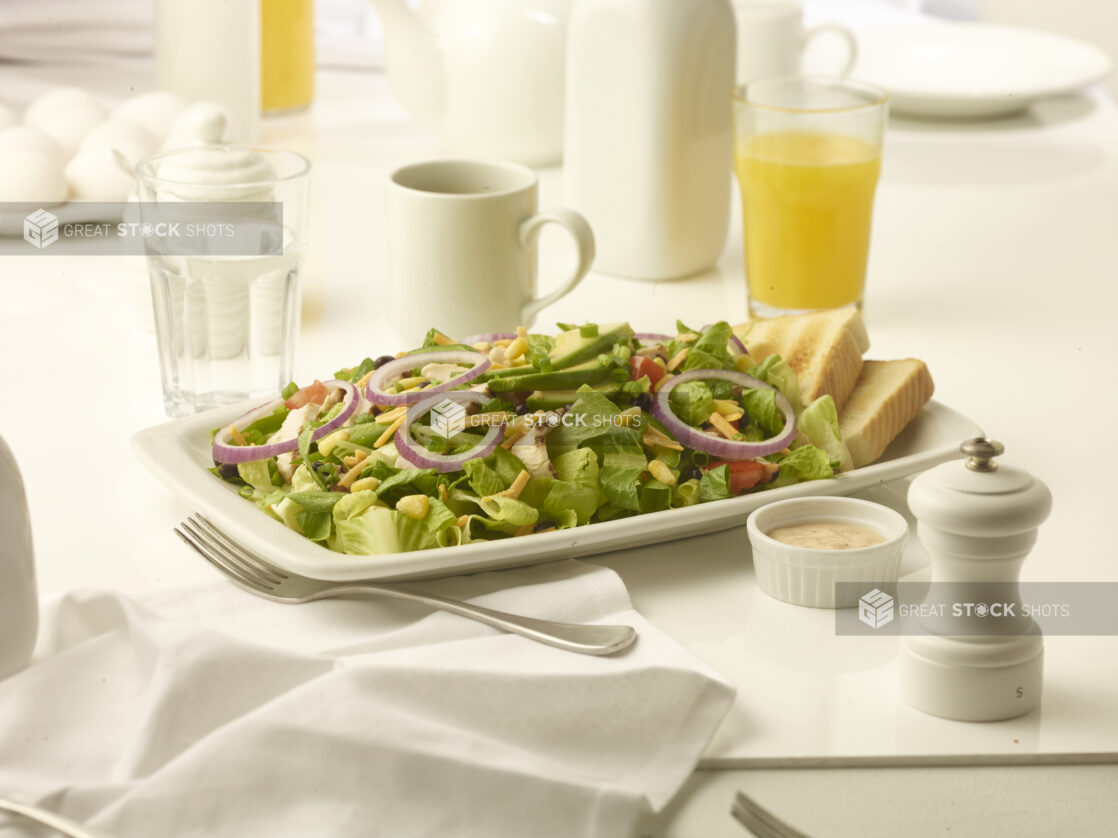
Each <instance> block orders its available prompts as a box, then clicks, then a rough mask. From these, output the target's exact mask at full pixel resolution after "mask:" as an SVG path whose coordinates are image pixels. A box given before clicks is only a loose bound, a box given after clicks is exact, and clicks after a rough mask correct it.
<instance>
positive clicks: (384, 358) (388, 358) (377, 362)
mask: <svg viewBox="0 0 1118 838" xmlns="http://www.w3.org/2000/svg"><path fill="white" fill-rule="evenodd" d="M395 360H396V356H395V355H381V356H380V357H379V358H377V359H376V360H375V361H373V369H375V370H379V369H380V368H381V367H383V366H384V365H385V364H387V363H388V362H389V361H395Z"/></svg>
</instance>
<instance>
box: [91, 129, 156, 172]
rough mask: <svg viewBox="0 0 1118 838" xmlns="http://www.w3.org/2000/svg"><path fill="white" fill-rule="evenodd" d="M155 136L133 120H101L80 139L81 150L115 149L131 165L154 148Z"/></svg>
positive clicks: (153, 150) (151, 152) (150, 152)
mask: <svg viewBox="0 0 1118 838" xmlns="http://www.w3.org/2000/svg"><path fill="white" fill-rule="evenodd" d="M156 145H157V144H156V140H155V137H153V136H152V135H151V132H150V131H148V129H147V128H145V127H144V126H142V125H137V124H136V123H135V122H117V121H116V120H115V119H113V120H110V121H109V122H102V123H101V124H100V125H98V126H96V127H95V128H93V130H91V131H90V132H89V133H88V134H86V135H85V139H84V140H82V144H81V148H80V149H78V151H79V152H82V151H103V150H105V149H109V150H112V149H116V150H117V151H119V152H120V153H121V154H122V155H123V156H124V159H126V160H127V161H128V162H129V163H130V164H131V165H132V166H135V165H136V163H138V162H139V161H140V160H142V159H143V158H145V157H147V156H148V155H149V154H153V153H154V152H155V149H156Z"/></svg>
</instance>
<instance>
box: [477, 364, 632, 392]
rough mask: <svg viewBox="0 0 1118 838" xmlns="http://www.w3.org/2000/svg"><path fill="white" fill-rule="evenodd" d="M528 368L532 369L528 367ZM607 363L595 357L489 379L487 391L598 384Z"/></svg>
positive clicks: (547, 388)
mask: <svg viewBox="0 0 1118 838" xmlns="http://www.w3.org/2000/svg"><path fill="white" fill-rule="evenodd" d="M528 369H532V368H531V367H528ZM609 370H610V368H609V365H608V364H599V363H598V360H597V358H595V359H594V360H593V361H587V362H586V363H584V364H578V365H576V366H573V367H568V368H567V369H562V370H553V371H551V372H539V371H533V372H529V373H526V374H524V375H509V376H504V377H502V378H493V379H490V381H489V392H491V393H512V392H515V391H518V390H566V389H569V388H571V387H575V388H577V387H579V386H580V385H582V384H598V383H599V382H602V381H605V380H606V378H607V377H608V376H609Z"/></svg>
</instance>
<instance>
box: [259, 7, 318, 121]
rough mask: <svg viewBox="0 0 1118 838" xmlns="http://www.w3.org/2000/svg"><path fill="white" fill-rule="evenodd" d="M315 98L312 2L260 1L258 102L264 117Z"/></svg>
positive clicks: (291, 108) (294, 108) (290, 108)
mask: <svg viewBox="0 0 1118 838" xmlns="http://www.w3.org/2000/svg"><path fill="white" fill-rule="evenodd" d="M313 98H314V0H261V2H260V100H261V106H262V108H263V110H264V112H265V113H267V112H268V111H287V110H297V109H299V108H305V107H306V106H307V105H309V104H310V103H311V99H313Z"/></svg>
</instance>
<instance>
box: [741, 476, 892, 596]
mask: <svg viewBox="0 0 1118 838" xmlns="http://www.w3.org/2000/svg"><path fill="white" fill-rule="evenodd" d="M819 520H829V521H846V522H849V523H853V524H861V525H862V526H866V527H870V528H871V529H874V530H877V531H878V532H879V533H881V534H882V535H883V536H885V541H883V542H882V543H880V544H874V545H872V546H870V547H859V548H855V549H852V550H822V549H817V548H814V547H796V546H793V545H791V544H784V543H783V542H780V541H777V540H776V539H775V538H770V537H769V536H768V535H766V533H768V532H771V531H772V530H774V529H776V528H777V527H786V526H790V525H792V524H800V523H805V522H807V521H819ZM746 529H747V531H748V532H749V543H750V544H752V545H753V570H754V573H755V574H756V575H757V584H758V585H760V586H761V590H762V591H764V592H765V593H766V594H768V595H769V596H772V597H776V598H777V599H781V600H784V601H785V602H790V603H792V604H793V605H807V606H810V607H812V608H851V607H853V606H855V605H857V604H858V596H859V594H858V593H857V589H856V588H852V590H850V591H849V592H848V593H847V592H844V593H843V594H842V595H839V596H838V601H836V592H835V585H836V584H838V583H840V582H873V583H892V582H896V581H897V572H898V570H899V569H900V564H901V554H902V553H903V552H904V545H905V538H906V537H907V535H908V522H907V521H906V520H905V519H904V516H902V515H901V514H900V513H898V512H895V511H894V510H892V509H890V508H889V507H887V506H882V505H881V504H878V503H872V502H870V501H868V500H858V499H857V498H840V497H812V498H792V499H790V500H782V501H777V502H776V503H770V504H768V505H767V506H762V507H761V508H760V509H758V510H757V511H756V512H754V513H753V514H752V515H750V516H749V521H748V523H747V524H746Z"/></svg>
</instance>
